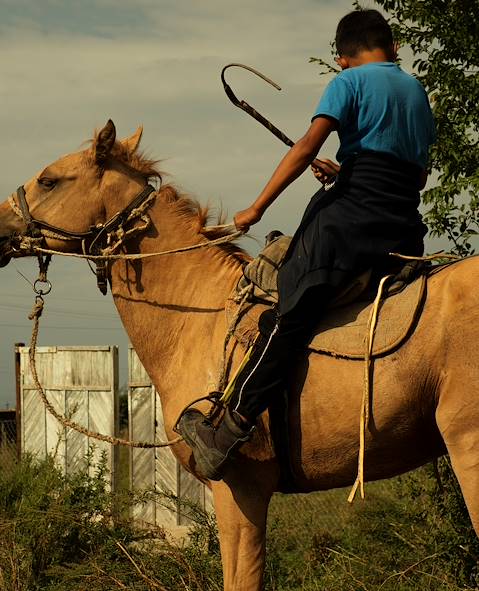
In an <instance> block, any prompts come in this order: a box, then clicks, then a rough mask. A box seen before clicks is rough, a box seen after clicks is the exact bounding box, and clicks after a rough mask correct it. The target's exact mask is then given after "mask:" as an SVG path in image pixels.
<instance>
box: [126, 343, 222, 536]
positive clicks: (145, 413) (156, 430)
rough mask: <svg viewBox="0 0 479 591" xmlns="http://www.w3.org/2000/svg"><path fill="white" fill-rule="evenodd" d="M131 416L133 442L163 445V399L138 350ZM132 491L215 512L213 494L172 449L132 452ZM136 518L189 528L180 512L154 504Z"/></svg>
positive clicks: (131, 364) (138, 510)
mask: <svg viewBox="0 0 479 591" xmlns="http://www.w3.org/2000/svg"><path fill="white" fill-rule="evenodd" d="M128 368H129V369H128V374H129V385H128V413H129V417H128V418H129V421H128V422H129V426H130V439H134V440H141V441H156V440H158V441H164V440H165V439H166V434H165V429H164V422H163V413H162V409H161V403H160V397H159V395H158V393H157V392H156V390H155V388H154V386H153V385H152V383H151V380H150V378H149V377H148V374H147V373H146V371H145V369H144V367H143V366H142V364H141V362H140V360H139V359H138V356H137V354H136V352H135V350H134V349H133V348H132V347H130V349H129V352H128ZM130 478H131V488H132V489H134V490H141V489H150V490H155V491H167V492H169V493H172V494H173V495H175V496H176V497H177V498H178V499H179V500H180V504H181V501H182V500H184V501H188V502H193V503H195V504H198V505H199V506H200V507H203V508H204V509H206V510H207V511H211V510H212V506H213V505H212V498H211V491H210V490H209V489H208V488H207V487H205V486H204V485H203V484H201V482H199V481H198V480H197V479H196V478H195V477H194V476H192V475H191V474H190V473H189V472H187V471H186V470H184V468H183V467H182V466H181V465H180V464H179V462H178V461H177V460H176V458H175V456H174V455H173V453H172V451H171V450H170V448H169V447H160V448H153V449H135V448H132V449H131V452H130ZM134 517H135V518H136V519H137V520H138V521H139V522H143V523H144V524H145V525H147V524H152V525H156V526H161V527H165V528H171V529H175V530H176V528H178V526H188V525H189V520H188V518H186V517H185V515H184V514H183V513H182V511H181V507H180V509H179V510H171V509H167V508H165V507H164V506H162V505H161V503H160V502H155V501H154V500H151V501H149V502H148V503H146V504H144V505H139V506H136V507H135V509H134Z"/></svg>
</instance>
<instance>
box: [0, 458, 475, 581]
mask: <svg viewBox="0 0 479 591" xmlns="http://www.w3.org/2000/svg"><path fill="white" fill-rule="evenodd" d="M439 473H440V476H441V483H440V484H438V482H437V480H436V478H434V473H433V470H432V468H430V467H428V468H425V469H421V470H418V471H416V472H414V473H411V474H409V475H406V476H403V477H401V478H399V479H396V480H395V481H394V483H393V484H391V482H385V483H373V484H369V485H368V487H367V497H366V501H365V502H364V503H361V502H358V503H357V504H355V505H354V506H353V507H349V506H348V505H347V503H346V502H345V496H346V495H345V493H344V491H331V492H329V493H315V494H312V495H306V496H304V495H294V496H291V495H277V496H275V498H274V500H273V504H272V509H271V516H270V520H269V530H268V551H267V564H266V577H265V583H266V589H267V590H268V591H283V590H288V591H319V590H320V589H342V590H344V591H357V590H360V589H365V590H371V591H372V590H375V589H382V590H383V591H413V590H414V591H415V590H416V589H419V588H421V589H423V590H424V591H429V590H431V591H432V590H434V591H459V590H461V591H465V590H471V591H472V589H477V586H478V584H479V573H478V556H479V543H478V541H477V539H476V538H475V536H474V533H473V532H472V529H471V527H470V523H469V518H468V516H467V512H466V510H465V507H464V502H463V501H462V497H461V495H460V491H459V488H458V485H457V482H455V480H452V481H449V479H450V475H451V472H450V470H449V469H448V466H447V462H446V461H443V462H441V464H440V465H439ZM104 476H105V474H104V467H101V468H100V469H99V470H98V472H97V474H95V475H94V476H93V477H88V476H87V475H86V474H85V473H80V474H76V475H75V476H72V477H65V476H63V475H62V474H61V473H60V471H59V470H58V468H56V467H55V464H54V462H53V460H52V459H51V458H47V459H46V460H44V461H41V462H35V461H33V460H32V458H29V457H26V458H25V459H24V460H23V461H22V462H21V463H19V464H18V465H17V467H16V469H15V470H14V471H13V472H12V473H11V474H5V473H0V589H2V591H40V590H42V591H63V590H64V589H68V590H69V591H85V590H88V591H114V590H118V589H131V590H132V591H152V590H155V591H156V590H159V591H186V590H188V591H219V590H220V589H221V588H222V575H221V561H220V556H219V544H218V536H217V529H216V523H215V520H214V517H213V516H212V515H210V514H208V513H205V512H204V511H202V510H201V509H200V508H199V507H197V506H196V505H194V504H192V503H188V502H181V503H180V501H179V500H178V498H177V497H175V496H174V495H172V494H169V493H164V492H155V491H143V492H141V493H138V494H135V495H131V494H130V495H124V496H123V497H120V498H118V497H117V496H115V495H112V494H111V493H110V492H109V491H108V490H107V488H106V484H105V482H106V481H105V478H104ZM446 479H447V481H446ZM325 494H326V495H328V498H329V499H330V502H331V504H330V508H331V509H332V511H333V513H334V517H332V516H331V514H330V512H329V511H326V513H329V515H326V514H325V508H326V505H325V501H324V499H325V497H324V495H325ZM152 496H153V498H154V501H155V502H156V503H159V504H161V505H163V506H165V507H171V508H178V507H179V508H180V511H181V512H182V514H183V515H185V516H187V517H188V518H189V519H190V520H191V521H192V523H193V525H192V528H191V532H190V534H189V537H188V539H186V540H184V541H182V542H173V541H172V540H171V539H169V538H168V536H167V535H166V533H165V532H164V531H163V529H161V528H158V527H151V528H150V529H148V530H138V529H136V528H135V527H134V524H133V523H132V522H130V521H129V520H128V519H127V518H126V517H125V516H126V515H128V511H127V508H128V507H131V506H132V504H137V503H142V502H146V501H151V499H152ZM119 507H120V510H119Z"/></svg>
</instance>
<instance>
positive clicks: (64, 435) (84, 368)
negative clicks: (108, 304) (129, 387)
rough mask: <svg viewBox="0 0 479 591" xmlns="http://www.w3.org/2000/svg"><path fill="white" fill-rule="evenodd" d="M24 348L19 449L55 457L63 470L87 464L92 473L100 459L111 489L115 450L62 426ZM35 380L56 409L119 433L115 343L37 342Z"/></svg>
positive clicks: (86, 424) (95, 428)
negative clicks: (41, 344) (55, 344)
mask: <svg viewBox="0 0 479 591" xmlns="http://www.w3.org/2000/svg"><path fill="white" fill-rule="evenodd" d="M28 351H29V349H28V347H17V348H16V354H17V355H18V356H19V364H18V367H19V376H18V377H17V383H18V388H19V392H18V398H19V411H20V446H21V450H22V452H23V453H31V454H33V455H35V456H37V457H40V458H44V457H45V456H46V455H47V454H52V455H53V456H54V457H55V460H56V463H57V465H58V466H59V467H60V468H61V469H62V471H63V473H64V474H70V473H73V472H75V471H76V470H78V469H81V468H87V469H88V471H89V473H90V474H93V473H94V471H95V470H96V467H97V466H98V462H99V461H100V460H101V459H102V458H105V459H106V462H107V468H108V472H109V483H110V486H111V488H112V489H115V486H116V475H117V470H118V449H117V448H116V447H114V446H112V445H110V444H108V443H105V442H103V441H98V440H96V439H92V438H90V437H87V436H85V435H83V434H81V433H78V432H77V431H74V430H72V429H66V428H65V427H64V426H63V425H62V424H61V423H59V422H58V421H57V420H56V419H55V418H54V417H53V416H52V415H51V414H50V413H49V412H48V411H47V409H46V408H45V405H44V404H43V401H42V400H41V398H40V396H39V395H38V392H37V390H36V387H35V385H34V383H33V378H32V375H31V372H30V363H29V359H28ZM36 366H37V372H38V377H39V380H40V383H41V384H42V386H43V388H44V391H45V394H46V396H47V398H48V399H49V401H50V402H51V404H52V405H53V407H54V408H55V410H56V411H57V412H59V413H60V414H62V415H64V416H66V417H68V418H70V419H72V420H73V421H75V422H77V423H79V424H80V425H82V426H84V427H86V428H87V429H88V430H90V431H97V432H100V433H103V434H105V435H116V434H117V432H118V347H114V346H113V347H111V346H105V347H37V352H36Z"/></svg>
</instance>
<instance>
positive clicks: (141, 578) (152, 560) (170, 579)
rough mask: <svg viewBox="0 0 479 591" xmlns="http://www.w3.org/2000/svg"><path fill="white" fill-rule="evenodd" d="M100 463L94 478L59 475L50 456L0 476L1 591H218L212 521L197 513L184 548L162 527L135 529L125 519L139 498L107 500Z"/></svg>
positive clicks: (109, 497)
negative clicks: (195, 522)
mask: <svg viewBox="0 0 479 591" xmlns="http://www.w3.org/2000/svg"><path fill="white" fill-rule="evenodd" d="M105 465H106V463H105V462H103V463H102V465H101V466H100V468H99V469H98V471H97V473H96V474H95V475H94V476H93V477H89V476H88V474H87V473H86V472H81V473H77V474H75V475H73V476H63V475H62V474H61V472H60V471H59V469H58V468H57V467H56V466H55V462H54V460H53V459H52V458H50V457H49V458H47V459H46V460H43V461H34V460H33V459H32V458H31V457H25V458H24V459H23V460H22V462H20V463H19V464H18V466H17V467H16V469H15V470H14V471H13V472H12V473H10V474H5V473H3V474H1V475H0V589H2V591H37V590H38V591H40V589H41V590H42V591H64V590H65V589H68V590H69V591H85V590H87V589H88V591H96V590H98V591H100V590H101V591H108V590H113V589H115V590H117V589H132V590H135V591H136V590H137V591H147V590H148V591H150V590H152V589H159V590H167V591H180V590H185V589H188V590H192V591H193V590H200V589H201V590H210V589H211V590H215V591H216V590H219V589H220V588H221V584H220V581H221V567H220V560H219V551H218V544H217V538H216V536H215V534H214V524H213V523H212V522H211V517H210V516H208V517H207V516H206V515H204V516H201V515H200V511H199V509H196V513H195V515H196V520H197V525H196V527H194V528H193V530H192V534H191V535H192V538H191V542H188V541H187V542H185V543H184V544H183V545H182V546H179V545H177V544H173V543H172V542H170V541H169V540H168V539H167V538H166V536H165V532H164V531H163V530H162V529H161V528H152V529H151V530H149V531H139V530H137V529H135V527H134V525H133V523H132V522H130V521H129V520H128V519H127V518H125V517H124V516H125V515H128V510H127V508H128V507H129V506H131V504H132V503H136V502H141V497H140V496H134V495H130V494H128V495H123V496H121V497H120V496H118V495H113V494H111V493H110V492H109V491H108V489H107V485H106V480H105ZM158 496H159V497H161V496H162V495H158ZM208 520H209V522H208ZM207 523H208V524H209V525H208V526H207ZM212 528H213V529H212ZM205 535H206V538H205V537H203V538H202V536H205ZM209 538H211V539H210V541H209V542H208V543H206V540H207V539H209ZM215 540H216V541H215Z"/></svg>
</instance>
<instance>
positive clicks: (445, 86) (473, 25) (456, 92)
mask: <svg viewBox="0 0 479 591" xmlns="http://www.w3.org/2000/svg"><path fill="white" fill-rule="evenodd" d="M375 2H376V4H379V5H380V6H381V7H382V8H383V9H384V10H385V11H387V13H388V14H389V16H390V17H391V20H390V24H391V26H392V28H393V33H394V36H395V39H396V40H397V41H398V42H399V43H400V44H401V45H407V46H409V47H410V48H411V49H412V52H413V54H414V62H413V67H414V70H415V72H416V76H417V78H418V79H419V80H420V81H421V82H422V84H423V85H424V87H425V89H426V91H427V93H428V95H429V97H430V100H431V103H432V107H433V111H434V116H435V119H436V125H437V142H436V144H435V145H434V146H433V148H432V151H431V168H432V169H434V170H435V171H437V173H438V181H439V183H438V185H437V186H435V187H433V188H432V189H429V190H427V191H425V192H424V193H423V195H422V199H423V202H424V204H425V205H427V206H428V209H427V212H426V216H425V221H426V223H427V225H428V226H429V230H430V233H431V235H432V236H445V237H447V238H448V239H449V240H450V242H451V243H452V246H453V250H454V251H455V252H456V253H457V254H460V255H466V254H471V253H472V252H473V244H472V238H473V237H474V236H476V235H477V234H478V233H479V213H478V205H479V169H478V162H479V76H478V73H479V2H478V0H454V1H453V2H452V1H451V0H421V2H418V1H417V0H375ZM353 6H354V7H355V8H356V9H358V8H360V5H359V3H358V2H357V1H356V2H353ZM310 61H313V62H316V63H318V64H319V65H321V66H322V67H323V68H326V71H324V72H323V73H326V72H333V71H337V69H336V68H334V67H332V66H330V65H329V64H328V63H327V62H325V61H324V60H322V59H319V58H311V60H310Z"/></svg>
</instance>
